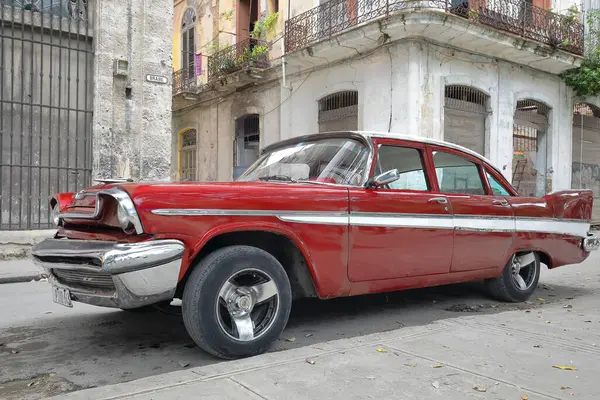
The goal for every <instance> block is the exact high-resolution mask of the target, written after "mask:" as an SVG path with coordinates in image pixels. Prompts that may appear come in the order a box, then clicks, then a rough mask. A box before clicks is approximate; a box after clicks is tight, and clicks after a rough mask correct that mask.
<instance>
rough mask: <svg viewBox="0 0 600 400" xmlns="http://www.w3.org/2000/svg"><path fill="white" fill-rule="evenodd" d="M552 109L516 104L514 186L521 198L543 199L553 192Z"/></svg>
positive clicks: (533, 102) (527, 102) (523, 102)
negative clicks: (550, 165)
mask: <svg viewBox="0 0 600 400" xmlns="http://www.w3.org/2000/svg"><path fill="white" fill-rule="evenodd" d="M549 115H550V107H548V106H547V105H545V104H543V103H541V102H539V101H536V100H532V99H526V100H519V101H517V107H516V109H515V114H514V117H513V161H512V174H513V175H512V185H513V186H514V188H515V189H516V190H517V192H519V194H520V195H522V196H543V195H544V194H546V193H548V192H549V191H550V190H551V181H550V180H549V179H547V170H548V161H547V160H548V157H547V150H548V135H547V133H548V125H549V124H548V121H549V119H548V117H549Z"/></svg>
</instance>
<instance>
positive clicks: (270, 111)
mask: <svg viewBox="0 0 600 400" xmlns="http://www.w3.org/2000/svg"><path fill="white" fill-rule="evenodd" d="M313 72H315V70H314V69H313V70H312V71H310V72H309V73H308V74H307V75H306V77H305V78H304V79H303V80H302V82H300V84H299V85H298V87H297V88H296V90H293V91H292V93H290V95H289V96H288V97H286V98H285V100H283V101H282V102H281V103H279V104H278V105H277V106H275V107H274V108H272V109H271V110H269V111H267V112H266V113H263V116H264V115H267V114H270V113H272V112H273V111H275V110H277V109H279V108H280V107H281V106H282V105H283V103H285V102H286V101H288V100H289V99H291V98H292V96H293V95H294V93H296V92H297V91H298V90H300V88H301V87H302V85H304V82H306V81H307V79H308V77H309V76H311V75H312V73H313Z"/></svg>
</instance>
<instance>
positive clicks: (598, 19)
mask: <svg viewBox="0 0 600 400" xmlns="http://www.w3.org/2000/svg"><path fill="white" fill-rule="evenodd" d="M586 17H587V18H586V19H587V21H586V22H587V25H588V26H587V32H586V35H585V43H584V45H585V58H584V60H583V62H582V63H581V66H580V67H579V68H575V69H572V70H569V71H567V72H565V73H563V74H562V77H563V78H564V79H565V81H566V83H567V85H569V86H570V87H572V88H573V90H574V91H575V94H576V95H577V96H579V97H582V98H583V97H588V96H599V95H600V10H591V11H589V12H588V14H587V16H586Z"/></svg>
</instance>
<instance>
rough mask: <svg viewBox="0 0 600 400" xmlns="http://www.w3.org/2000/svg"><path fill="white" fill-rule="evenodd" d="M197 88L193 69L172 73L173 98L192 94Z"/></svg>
mask: <svg viewBox="0 0 600 400" xmlns="http://www.w3.org/2000/svg"><path fill="white" fill-rule="evenodd" d="M197 88H198V80H197V78H196V73H195V70H194V68H193V67H191V68H183V69H180V70H179V71H175V72H173V96H175V95H178V94H180V93H193V92H195V91H196V90H197Z"/></svg>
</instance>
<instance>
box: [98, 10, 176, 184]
mask: <svg viewBox="0 0 600 400" xmlns="http://www.w3.org/2000/svg"><path fill="white" fill-rule="evenodd" d="M94 7H95V10H94V11H95V15H96V24H95V32H94V39H95V40H94V51H95V59H94V71H95V82H94V115H93V120H92V125H93V128H92V129H93V137H94V141H93V158H94V162H93V173H92V174H93V177H94V178H111V177H112V178H114V177H124V178H133V179H134V180H146V181H147V180H168V179H169V175H170V174H169V171H170V160H171V154H170V152H171V146H170V141H171V79H172V75H171V71H172V68H171V64H172V56H171V54H172V53H171V52H172V46H173V32H172V29H171V27H172V18H173V3H172V2H168V1H163V2H156V1H147V0H140V1H134V0H120V1H116V0H104V1H97V2H94ZM157 27H160V29H157ZM117 59H122V60H127V61H128V62H129V75H128V76H115V75H114V74H113V65H114V62H115V60H117ZM148 74H151V75H157V76H160V77H166V78H167V83H166V84H163V83H155V82H151V81H148V80H147V75H148Z"/></svg>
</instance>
